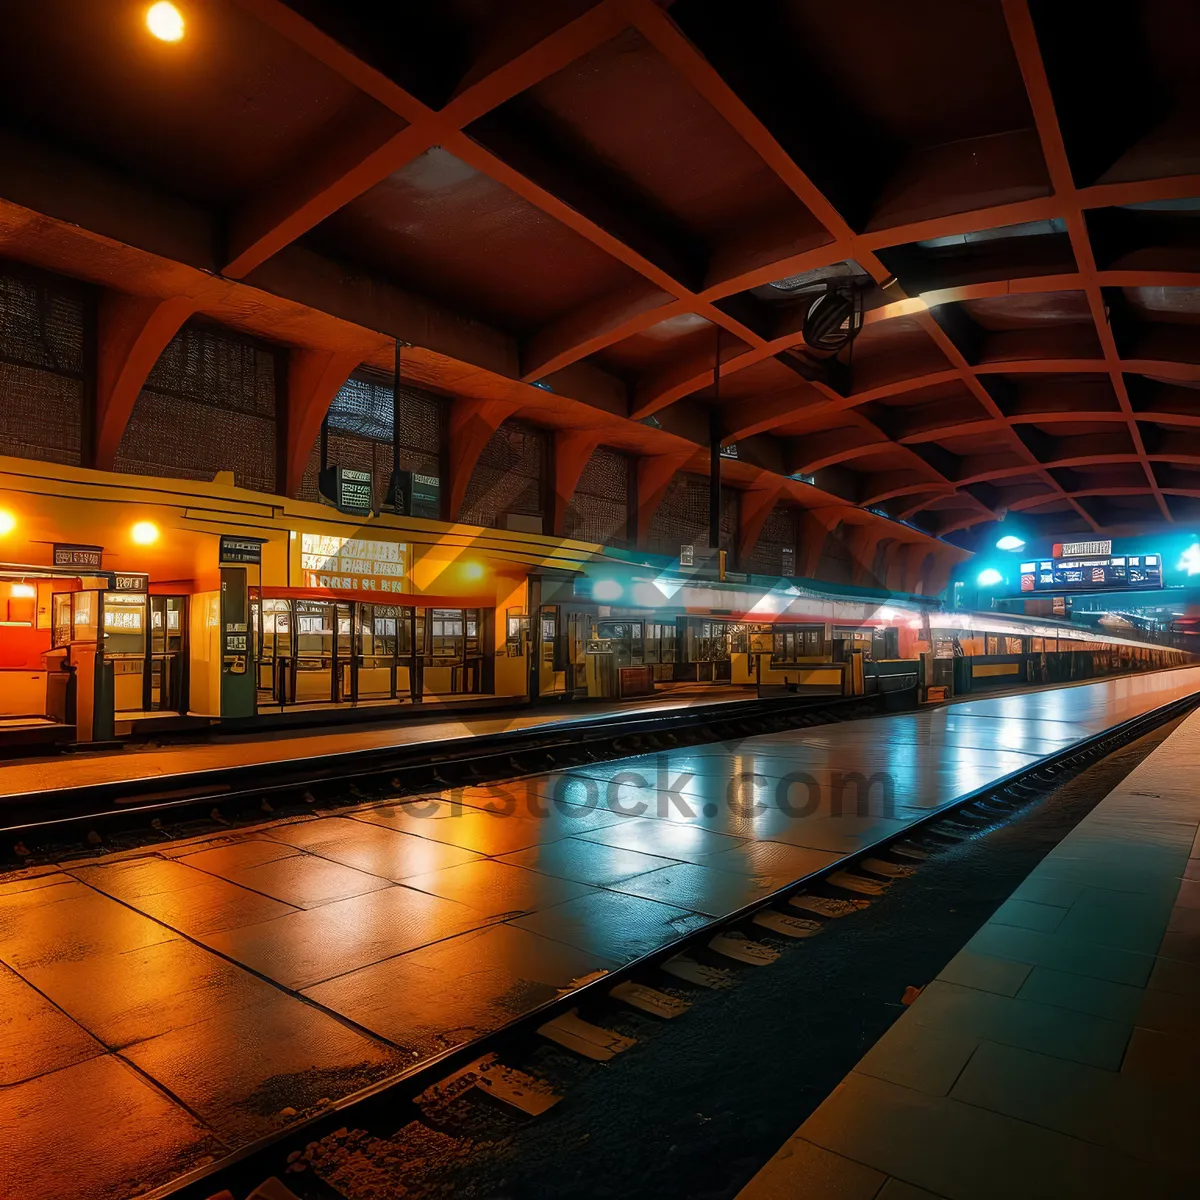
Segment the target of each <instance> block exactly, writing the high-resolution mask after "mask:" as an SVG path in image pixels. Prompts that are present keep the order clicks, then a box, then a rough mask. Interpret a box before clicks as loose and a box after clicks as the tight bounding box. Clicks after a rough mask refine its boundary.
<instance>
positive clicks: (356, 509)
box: [318, 467, 374, 516]
mask: <svg viewBox="0 0 1200 1200" xmlns="http://www.w3.org/2000/svg"><path fill="white" fill-rule="evenodd" d="M318 483H319V490H320V493H321V495H322V496H324V497H325V499H326V500H329V501H331V502H332V503H333V505H334V507H335V508H337V509H338V510H339V511H340V512H344V513H355V514H358V515H360V516H365V515H366V514H367V513H369V512H370V511H371V509H372V506H373V505H374V497H373V490H372V485H371V472H370V471H355V470H352V469H351V468H350V467H326V468H325V470H324V471H322V472H321V475H320V478H319V481H318Z"/></svg>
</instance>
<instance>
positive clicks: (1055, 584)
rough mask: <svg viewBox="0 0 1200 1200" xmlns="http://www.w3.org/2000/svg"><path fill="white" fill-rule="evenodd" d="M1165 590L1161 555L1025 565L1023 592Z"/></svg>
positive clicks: (1098, 558) (1122, 555)
mask: <svg viewBox="0 0 1200 1200" xmlns="http://www.w3.org/2000/svg"><path fill="white" fill-rule="evenodd" d="M1162 586H1163V580H1162V558H1161V557H1160V556H1159V555H1157V554H1118V555H1108V556H1105V557H1096V558H1053V559H1037V560H1035V561H1032V562H1023V563H1022V564H1021V591H1023V592H1104V591H1109V590H1113V589H1119V588H1160V587H1162Z"/></svg>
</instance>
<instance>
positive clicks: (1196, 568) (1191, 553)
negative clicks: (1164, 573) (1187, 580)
mask: <svg viewBox="0 0 1200 1200" xmlns="http://www.w3.org/2000/svg"><path fill="white" fill-rule="evenodd" d="M1175 569H1176V570H1177V571H1186V572H1187V573H1188V574H1189V575H1200V542H1193V543H1192V544H1191V545H1190V546H1189V547H1188V548H1187V549H1186V550H1185V551H1184V552H1183V554H1182V556H1181V557H1180V559H1179V564H1178V566H1177V567H1176V568H1175Z"/></svg>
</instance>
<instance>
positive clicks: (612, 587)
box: [592, 579, 621, 600]
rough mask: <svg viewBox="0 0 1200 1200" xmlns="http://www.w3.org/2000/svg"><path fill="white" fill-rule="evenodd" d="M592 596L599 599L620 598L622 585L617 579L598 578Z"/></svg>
mask: <svg viewBox="0 0 1200 1200" xmlns="http://www.w3.org/2000/svg"><path fill="white" fill-rule="evenodd" d="M592 596H593V597H594V598H595V599H597V600H620V598H621V585H620V584H619V583H618V582H617V581H616V580H615V579H598V580H597V581H596V586H595V587H594V588H592Z"/></svg>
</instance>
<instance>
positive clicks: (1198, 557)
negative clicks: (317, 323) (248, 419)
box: [0, 513, 1200, 575]
mask: <svg viewBox="0 0 1200 1200" xmlns="http://www.w3.org/2000/svg"><path fill="white" fill-rule="evenodd" d="M3 515H4V514H2V513H0V516H3ZM1175 569H1176V570H1177V571H1186V572H1187V573H1188V574H1189V575H1200V542H1193V543H1192V544H1191V545H1190V546H1189V547H1188V548H1187V549H1186V550H1185V551H1184V552H1183V554H1182V556H1181V557H1180V559H1179V563H1178V565H1177V566H1176V568H1175Z"/></svg>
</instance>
